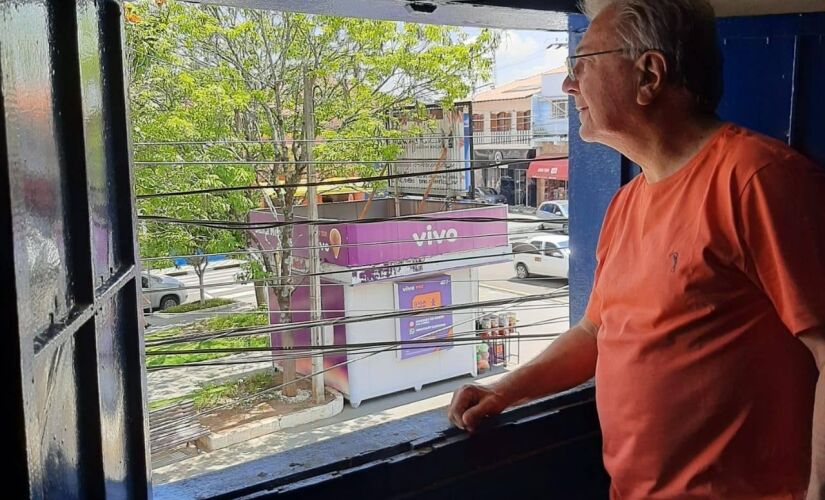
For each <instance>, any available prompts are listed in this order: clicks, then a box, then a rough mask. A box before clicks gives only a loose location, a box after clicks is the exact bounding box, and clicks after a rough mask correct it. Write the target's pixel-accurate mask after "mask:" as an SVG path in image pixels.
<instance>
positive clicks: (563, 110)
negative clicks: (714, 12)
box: [550, 99, 567, 119]
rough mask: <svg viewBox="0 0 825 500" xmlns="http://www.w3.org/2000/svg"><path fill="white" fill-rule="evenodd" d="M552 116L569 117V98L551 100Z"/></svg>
mask: <svg viewBox="0 0 825 500" xmlns="http://www.w3.org/2000/svg"><path fill="white" fill-rule="evenodd" d="M550 117H551V118H554V119H555V118H567V99H553V100H552V101H550Z"/></svg>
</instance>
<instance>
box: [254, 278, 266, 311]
mask: <svg viewBox="0 0 825 500" xmlns="http://www.w3.org/2000/svg"><path fill="white" fill-rule="evenodd" d="M255 303H257V304H258V309H263V308H267V309H269V300H268V297H267V296H266V288H264V286H263V285H262V284H255Z"/></svg>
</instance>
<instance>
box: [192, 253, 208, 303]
mask: <svg viewBox="0 0 825 500" xmlns="http://www.w3.org/2000/svg"><path fill="white" fill-rule="evenodd" d="M187 260H188V261H189V263H190V264H191V265H192V268H193V269H194V270H195V274H196V275H197V276H198V288H199V290H200V297H201V299H200V305H201V307H203V306H205V305H206V288H205V287H204V285H203V279H204V276H205V275H206V266H208V265H209V261H208V260H207V259H206V257H196V258H193V259H187Z"/></svg>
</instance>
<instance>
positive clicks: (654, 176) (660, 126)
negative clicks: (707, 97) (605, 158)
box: [617, 116, 722, 183]
mask: <svg viewBox="0 0 825 500" xmlns="http://www.w3.org/2000/svg"><path fill="white" fill-rule="evenodd" d="M721 126H722V122H720V121H719V120H718V119H717V118H715V117H702V118H700V117H684V118H682V119H678V118H674V117H672V116H671V117H665V116H663V117H662V119H661V120H650V121H644V122H642V123H637V124H636V126H634V130H633V134H632V137H629V138H628V140H627V141H626V142H625V143H624V144H622V147H620V148H617V149H619V151H620V152H621V153H622V154H624V155H625V156H627V157H628V158H630V159H631V160H633V162H635V163H636V164H637V165H639V166H640V167H641V168H642V173H643V174H644V176H645V179H646V180H647V182H648V183H654V182H659V181H661V180H663V179H666V178H667V177H669V176H671V175H673V174H674V173H676V171H678V170H679V169H680V168H682V167H684V166H685V165H687V163H688V162H690V160H691V159H692V158H693V157H694V156H696V154H697V153H699V151H700V150H701V149H702V147H704V146H705V144H707V142H708V140H710V138H711V137H712V136H713V134H714V133H715V132H716V131H717V130H719V128H720V127H721Z"/></svg>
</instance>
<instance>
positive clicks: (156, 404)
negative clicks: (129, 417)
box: [149, 394, 192, 411]
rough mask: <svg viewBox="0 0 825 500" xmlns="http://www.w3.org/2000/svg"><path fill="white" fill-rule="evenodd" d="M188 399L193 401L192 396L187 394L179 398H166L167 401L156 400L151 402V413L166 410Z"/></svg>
mask: <svg viewBox="0 0 825 500" xmlns="http://www.w3.org/2000/svg"><path fill="white" fill-rule="evenodd" d="M186 399H192V396H191V395H190V394H186V395H184V396H178V397H175V398H166V399H156V400H155V401H149V411H154V410H159V409H161V408H166V407H167V406H172V405H173V404H175V403H180V402H181V401H184V400H186Z"/></svg>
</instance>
